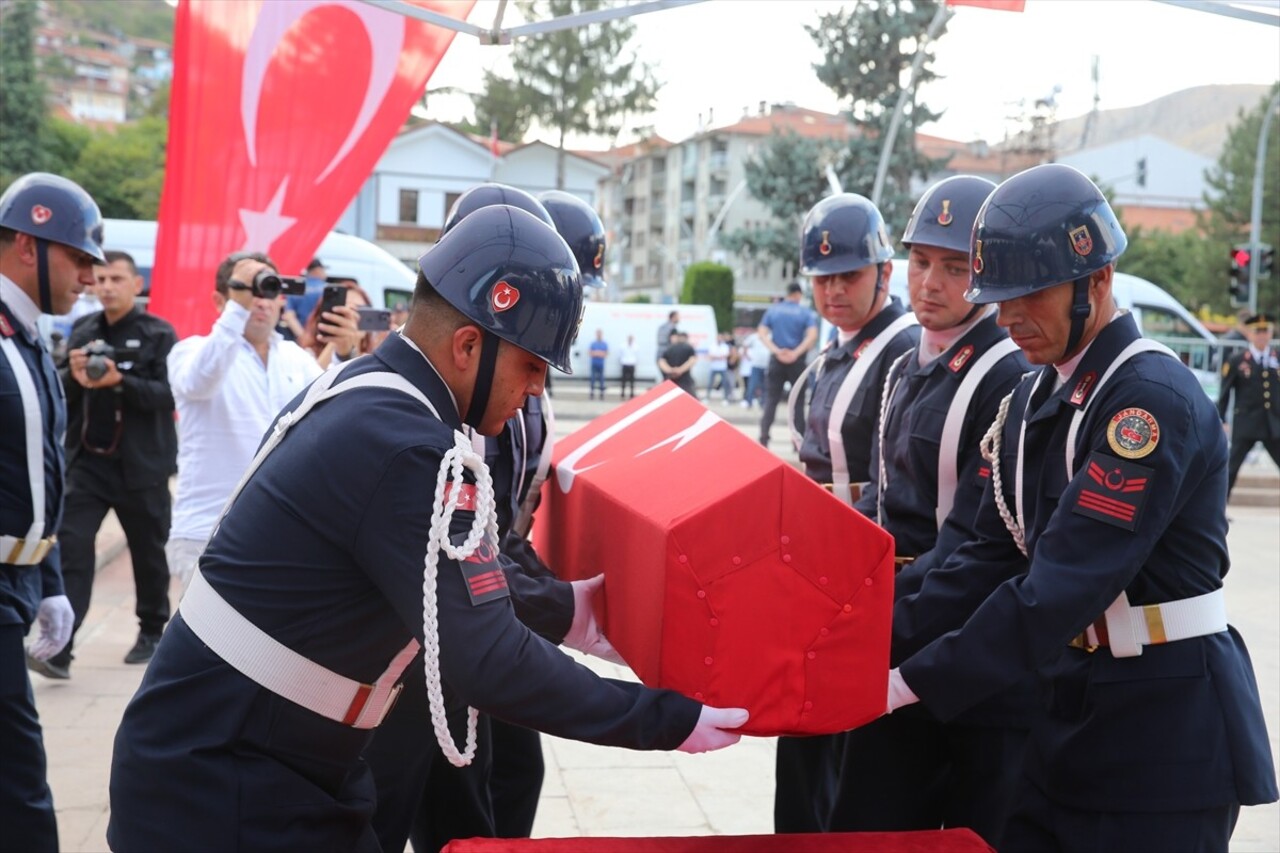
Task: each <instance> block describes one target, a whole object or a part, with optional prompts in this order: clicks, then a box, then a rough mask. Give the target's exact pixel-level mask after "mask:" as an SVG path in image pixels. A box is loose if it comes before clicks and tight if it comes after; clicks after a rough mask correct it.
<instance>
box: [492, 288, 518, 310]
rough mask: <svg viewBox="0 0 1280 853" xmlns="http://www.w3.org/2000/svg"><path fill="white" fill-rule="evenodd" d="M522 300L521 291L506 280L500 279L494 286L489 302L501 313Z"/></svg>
mask: <svg viewBox="0 0 1280 853" xmlns="http://www.w3.org/2000/svg"><path fill="white" fill-rule="evenodd" d="M519 301H520V291H518V290H516V289H515V288H514V287H512V286H511V285H509V284H507V283H506V282H505V281H500V282H498V283H497V284H495V285H494V286H493V292H492V293H490V294H489V304H490V305H492V306H493V310H494V311H497V312H498V313H499V314H501V313H502V312H503V311H509V310H510V309H511V308H513V307H515V304H516V303H517V302H519Z"/></svg>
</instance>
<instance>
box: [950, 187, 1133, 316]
mask: <svg viewBox="0 0 1280 853" xmlns="http://www.w3.org/2000/svg"><path fill="white" fill-rule="evenodd" d="M1128 244H1129V241H1128V240H1127V239H1126V238H1125V236H1124V231H1123V230H1122V229H1121V227H1120V221H1119V220H1118V219H1116V215H1115V213H1114V212H1113V211H1112V210H1111V205H1110V204H1108V203H1107V199H1106V198H1105V197H1104V196H1103V195H1102V191H1101V190H1099V189H1098V188H1097V186H1095V185H1094V183H1093V181H1091V180H1089V179H1088V178H1087V177H1085V176H1084V174H1082V173H1081V172H1079V171H1077V170H1076V169H1073V168H1071V167H1070V166H1065V165H1063V164H1061V163H1047V164H1045V165H1042V166H1034V167H1032V168H1030V169H1027V170H1026V171H1024V172H1019V173H1018V174H1016V175H1014V176H1013V177H1011V178H1009V179H1008V180H1007V181H1005V182H1004V183H1002V184H1000V186H998V187H996V189H995V191H994V192H992V193H991V195H990V196H988V197H987V200H986V202H984V203H983V205H982V209H981V210H979V211H978V220H977V222H976V223H975V225H974V228H973V239H972V242H971V244H970V249H969V260H970V263H971V264H972V265H973V278H972V281H971V286H970V288H969V290H968V291H967V292H966V293H965V298H966V299H968V300H969V301H970V302H974V303H978V304H985V303H989V302H1003V301H1005V300H1007V299H1017V298H1018V297H1020V296H1026V295H1027V294H1028V293H1034V292H1035V291H1037V290H1044V289H1045V288H1048V287H1054V286H1055V285H1059V284H1063V283H1065V282H1069V281H1079V280H1082V279H1085V278H1087V277H1088V276H1089V275H1091V274H1092V273H1094V272H1097V271H1098V270H1100V269H1102V268H1104V267H1106V266H1107V265H1108V264H1111V263H1113V262H1114V261H1115V259H1116V258H1118V257H1120V255H1121V253H1122V252H1124V250H1125V247H1126V246H1128Z"/></svg>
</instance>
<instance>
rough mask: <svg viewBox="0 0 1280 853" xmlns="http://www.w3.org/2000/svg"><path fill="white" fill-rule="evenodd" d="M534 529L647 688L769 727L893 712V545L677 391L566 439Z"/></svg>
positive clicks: (833, 725)
mask: <svg viewBox="0 0 1280 853" xmlns="http://www.w3.org/2000/svg"><path fill="white" fill-rule="evenodd" d="M552 461H553V463H554V465H555V474H554V476H552V477H549V478H548V480H547V483H546V486H545V487H544V492H543V503H542V507H541V508H540V509H539V511H538V527H537V528H536V530H535V537H536V539H537V543H538V550H539V551H540V552H541V553H542V554H543V556H544V557H546V558H547V563H548V565H550V566H551V567H552V568H553V569H555V571H556V572H557V574H559V575H561V576H562V577H564V578H566V579H571V580H572V579H578V578H585V577H589V576H592V575H595V574H597V573H599V572H604V575H605V607H604V612H603V614H602V623H603V625H602V627H603V628H604V631H605V633H606V634H607V635H608V637H609V640H610V641H611V642H612V643H613V645H614V646H615V647H616V648H617V649H618V651H619V652H620V653H621V654H622V656H623V657H624V658H625V659H626V661H627V663H628V664H630V665H631V668H632V669H633V670H634V671H635V673H636V675H638V676H639V677H640V680H641V681H643V682H644V683H645V684H648V685H650V686H651V687H668V688H671V689H673V690H678V691H680V692H681V693H684V694H685V695H686V696H691V697H693V698H694V699H697V700H699V701H700V702H703V703H704V704H708V705H714V706H718V707H742V708H746V709H747V710H749V711H750V712H751V719H750V721H749V722H748V723H747V725H746V726H745V727H744V729H743V730H744V731H746V732H749V733H752V734H759V735H775V734H824V733H830V732H839V731H845V730H846V729H851V728H853V727H855V726H858V725H861V724H863V723H866V722H868V721H870V720H872V719H875V718H876V717H878V716H880V715H881V714H883V713H884V708H885V695H886V693H887V689H888V684H887V682H888V675H889V638H890V631H889V623H890V619H891V616H892V608H893V537H891V536H890V535H889V534H888V533H886V532H885V531H884V530H883V529H881V528H880V527H877V526H876V525H875V524H873V523H872V522H870V521H869V520H867V519H866V518H864V517H863V516H862V515H860V514H859V513H857V512H855V511H854V510H853V509H851V508H850V507H849V506H847V505H846V504H844V503H843V502H841V501H840V500H838V499H837V498H835V497H834V496H832V495H831V494H830V493H828V492H826V491H825V490H823V488H822V487H821V486H819V485H818V484H816V483H814V482H812V481H811V480H809V479H808V478H806V477H805V476H804V475H803V474H801V473H800V472H799V471H797V470H796V469H795V468H793V467H792V466H790V465H788V464H787V463H785V462H783V461H782V460H781V459H779V458H778V457H776V456H774V455H773V454H772V453H769V452H768V451H767V450H765V449H764V448H762V447H760V445H758V444H756V443H755V442H754V441H752V440H751V439H750V438H748V437H747V436H745V435H743V434H742V433H741V432H739V431H738V430H737V429H736V428H734V427H733V426H731V425H730V424H728V423H726V422H725V421H723V420H722V419H721V418H719V417H718V416H717V415H715V414H714V413H712V412H710V411H708V410H707V409H706V408H705V407H704V406H703V405H702V404H701V403H699V402H698V401H697V400H695V399H694V398H693V397H691V396H689V395H688V394H686V393H685V392H684V391H681V390H680V389H678V388H676V387H675V386H674V385H672V384H671V383H670V382H665V383H663V384H662V385H659V386H658V387H657V388H654V389H653V390H651V391H649V392H648V393H646V394H644V395H643V396H641V397H637V398H636V399H634V400H632V401H630V402H628V403H626V404H624V405H622V406H619V407H617V408H616V409H614V410H613V411H611V412H609V413H608V414H606V415H603V416H601V417H598V418H596V419H594V420H593V421H591V422H590V423H589V424H587V425H586V426H585V427H583V428H582V429H580V430H578V431H577V432H575V433H573V434H572V435H570V436H569V437H567V438H566V439H564V440H562V441H559V442H557V443H556V446H555V453H554V456H553V460H552Z"/></svg>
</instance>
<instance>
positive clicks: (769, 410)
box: [760, 356, 807, 444]
mask: <svg viewBox="0 0 1280 853" xmlns="http://www.w3.org/2000/svg"><path fill="white" fill-rule="evenodd" d="M805 366H806V365H805V361H804V359H803V358H801V359H797V360H796V361H795V362H793V363H792V364H783V363H782V362H780V361H778V359H776V358H774V357H772V356H770V358H769V367H768V369H766V370H765V372H764V411H763V412H761V413H760V442H761V443H762V444H764V443H767V442H768V441H769V431H770V430H771V429H773V419H774V417H775V416H776V415H777V413H778V403H779V402H780V401H781V400H782V399H783V390H784V387H785V386H786V385H787V384H789V383H794V382H796V381H797V380H798V379H799V378H800V374H801V373H804V369H805ZM806 390H807V389H805V390H801V392H800V403H801V409H803V408H804V395H805V392H806ZM800 431H801V432H804V430H803V429H801V430H800Z"/></svg>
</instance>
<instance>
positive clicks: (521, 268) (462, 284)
mask: <svg viewBox="0 0 1280 853" xmlns="http://www.w3.org/2000/svg"><path fill="white" fill-rule="evenodd" d="M418 269H419V270H420V271H421V272H422V275H423V276H424V277H425V278H426V280H427V282H428V283H429V284H430V285H431V287H432V288H433V289H434V290H435V291H436V292H437V293H439V294H440V295H441V296H442V297H444V299H445V300H446V301H448V302H449V304H450V305H452V306H453V307H454V308H457V309H458V310H459V311H460V312H462V314H464V315H465V316H466V317H467V318H468V319H470V320H472V321H474V322H475V323H476V324H477V325H478V326H480V327H481V328H482V329H486V330H488V331H490V332H493V334H495V335H497V336H498V337H499V338H502V339H503V340H505V341H508V342H509V343H512V344H514V345H516V346H518V347H520V348H521V349H523V350H526V351H528V352H530V353H532V354H534V355H536V356H537V357H539V358H541V359H542V360H543V361H545V362H547V363H548V364H550V365H551V366H552V367H554V368H556V369H557V370H561V371H563V372H565V373H572V372H573V371H572V369H571V367H570V364H569V357H570V349H571V347H572V346H573V341H574V338H576V337H577V336H578V326H579V325H580V324H581V321H582V283H581V281H579V277H578V266H577V264H576V263H575V261H574V259H573V253H572V252H570V251H569V246H568V245H567V244H566V243H565V241H564V239H563V238H561V236H560V235H559V234H557V233H556V231H555V229H554V228H553V227H552V226H551V225H550V224H548V223H546V222H543V221H541V220H540V219H538V218H537V217H536V216H534V215H533V214H531V213H528V212H527V211H524V210H522V209H520V208H518V207H512V206H510V205H489V206H486V207H481V208H479V209H477V210H475V211H473V212H471V213H470V214H469V215H468V216H466V217H465V218H464V219H462V220H460V221H459V222H457V224H456V225H455V226H454V227H452V228H451V229H450V230H449V231H448V233H446V234H445V235H444V236H443V237H441V238H440V242H438V243H436V244H435V245H434V246H432V247H431V248H430V249H428V250H427V252H426V254H424V255H423V256H422V257H421V258H419V259H418Z"/></svg>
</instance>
